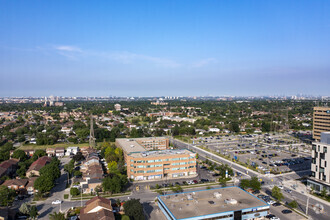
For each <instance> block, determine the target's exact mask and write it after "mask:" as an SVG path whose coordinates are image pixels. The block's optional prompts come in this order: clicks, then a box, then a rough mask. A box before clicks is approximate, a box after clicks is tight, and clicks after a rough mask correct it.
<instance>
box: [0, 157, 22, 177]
mask: <svg viewBox="0 0 330 220" xmlns="http://www.w3.org/2000/svg"><path fill="white" fill-rule="evenodd" d="M18 162H19V160H18V159H16V158H11V159H9V160H5V161H3V162H2V163H1V164H0V177H3V176H5V175H7V176H10V175H12V174H14V173H15V172H16V170H17V168H18Z"/></svg>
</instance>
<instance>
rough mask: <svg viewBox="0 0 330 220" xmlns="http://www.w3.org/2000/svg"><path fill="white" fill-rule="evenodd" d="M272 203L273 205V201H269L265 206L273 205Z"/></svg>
mask: <svg viewBox="0 0 330 220" xmlns="http://www.w3.org/2000/svg"><path fill="white" fill-rule="evenodd" d="M274 203H275V201H274V200H269V201H267V204H268V205H273V204H274Z"/></svg>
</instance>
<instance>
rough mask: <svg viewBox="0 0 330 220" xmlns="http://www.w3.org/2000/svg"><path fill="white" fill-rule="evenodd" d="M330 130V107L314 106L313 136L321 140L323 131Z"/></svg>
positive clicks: (316, 139)
mask: <svg viewBox="0 0 330 220" xmlns="http://www.w3.org/2000/svg"><path fill="white" fill-rule="evenodd" d="M329 131H330V107H327V106H324V107H323V106H322V107H321V106H320V107H319V106H318V107H314V114H313V138H314V139H315V141H320V139H321V133H322V132H329Z"/></svg>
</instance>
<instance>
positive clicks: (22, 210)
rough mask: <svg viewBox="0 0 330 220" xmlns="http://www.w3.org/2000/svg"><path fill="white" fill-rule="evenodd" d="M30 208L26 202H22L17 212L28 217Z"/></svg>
mask: <svg viewBox="0 0 330 220" xmlns="http://www.w3.org/2000/svg"><path fill="white" fill-rule="evenodd" d="M30 210H31V207H30V206H29V204H28V203H27V202H24V203H23V204H22V205H21V206H20V207H19V212H20V213H22V214H24V215H29V214H30Z"/></svg>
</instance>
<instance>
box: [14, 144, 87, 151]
mask: <svg viewBox="0 0 330 220" xmlns="http://www.w3.org/2000/svg"><path fill="white" fill-rule="evenodd" d="M70 146H71V147H72V146H77V147H88V146H89V144H88V143H83V144H68V143H60V144H54V145H36V144H24V145H23V146H21V147H19V149H21V150H27V149H42V150H46V149H47V148H57V147H64V148H67V147H70Z"/></svg>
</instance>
